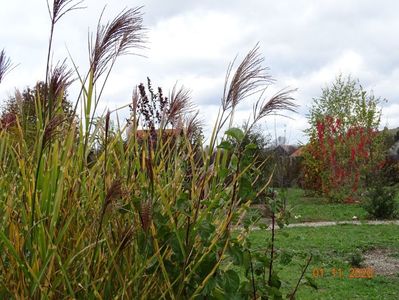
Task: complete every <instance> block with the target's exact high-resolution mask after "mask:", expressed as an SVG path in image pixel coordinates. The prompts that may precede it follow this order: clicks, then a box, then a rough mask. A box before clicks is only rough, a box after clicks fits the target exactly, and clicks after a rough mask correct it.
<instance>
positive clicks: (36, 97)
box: [0, 82, 75, 144]
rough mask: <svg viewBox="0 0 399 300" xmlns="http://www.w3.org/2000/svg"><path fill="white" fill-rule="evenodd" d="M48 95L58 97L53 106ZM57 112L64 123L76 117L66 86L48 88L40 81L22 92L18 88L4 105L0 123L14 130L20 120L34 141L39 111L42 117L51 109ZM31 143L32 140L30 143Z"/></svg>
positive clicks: (20, 123) (27, 136) (4, 127)
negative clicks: (50, 104)
mask: <svg viewBox="0 0 399 300" xmlns="http://www.w3.org/2000/svg"><path fill="white" fill-rule="evenodd" d="M48 97H53V98H54V99H58V101H53V105H52V106H53V107H51V108H50V107H49V102H48V101H46V99H48ZM50 110H51V111H52V112H53V115H54V113H57V115H58V117H59V119H60V120H62V123H65V124H66V123H67V121H69V123H70V122H72V120H73V119H74V118H75V114H74V110H73V107H72V103H71V102H70V101H69V100H68V94H67V92H66V91H65V88H64V87H63V88H62V89H58V90H57V89H56V87H53V89H51V88H48V89H47V88H46V86H45V83H44V82H38V83H37V84H36V86H35V87H33V88H30V87H27V88H25V89H24V90H23V91H22V92H20V91H19V90H16V91H15V93H14V95H13V96H11V97H9V98H8V99H7V100H6V101H5V104H4V105H3V107H2V111H1V117H0V124H1V127H2V129H7V130H13V128H14V127H15V126H16V122H17V120H18V122H19V125H20V126H21V128H22V130H23V132H24V137H25V139H29V140H31V141H32V142H33V140H34V136H35V134H36V131H37V129H38V128H37V124H38V117H39V116H38V113H40V114H41V117H43V118H46V117H48V113H49V111H50ZM28 144H30V142H29V143H28Z"/></svg>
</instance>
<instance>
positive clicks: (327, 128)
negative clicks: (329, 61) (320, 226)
mask: <svg viewBox="0 0 399 300" xmlns="http://www.w3.org/2000/svg"><path fill="white" fill-rule="evenodd" d="M378 102H379V99H378V98H375V97H374V96H373V95H368V94H367V93H366V92H365V91H364V90H363V89H362V87H361V86H360V85H359V84H358V83H357V81H354V80H352V79H350V78H348V79H347V80H346V81H345V80H343V79H342V77H338V78H337V80H336V82H335V83H334V84H333V85H332V87H331V88H326V89H324V90H323V95H322V96H321V97H320V98H318V99H315V103H314V105H313V107H312V109H311V113H310V116H309V122H310V124H311V128H310V129H309V130H308V131H307V132H308V134H309V138H310V141H309V144H308V145H306V146H305V148H304V151H303V156H304V161H303V185H304V187H305V188H306V189H311V190H315V191H318V192H320V193H321V194H323V195H325V196H327V197H328V198H330V199H331V200H332V201H341V202H342V201H344V202H353V201H358V200H359V193H360V192H361V191H362V190H363V189H364V188H365V187H367V186H369V185H370V183H371V181H372V180H373V174H374V173H376V172H378V171H379V169H381V168H382V166H383V164H384V160H385V150H384V144H383V139H384V137H383V133H380V132H379V131H378V124H379V120H380V111H379V110H378V108H377V104H378Z"/></svg>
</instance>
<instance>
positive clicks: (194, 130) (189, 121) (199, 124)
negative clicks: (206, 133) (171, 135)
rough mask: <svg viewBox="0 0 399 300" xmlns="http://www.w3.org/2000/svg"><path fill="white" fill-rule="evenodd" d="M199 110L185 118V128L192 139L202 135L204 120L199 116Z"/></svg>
mask: <svg viewBox="0 0 399 300" xmlns="http://www.w3.org/2000/svg"><path fill="white" fill-rule="evenodd" d="M198 115H199V112H196V113H195V114H192V115H190V116H188V117H186V118H185V122H184V123H185V125H184V127H185V130H186V133H187V136H188V137H189V139H190V140H196V139H197V138H199V137H200V136H201V135H202V128H203V127H204V121H203V120H201V119H200V118H199V117H198Z"/></svg>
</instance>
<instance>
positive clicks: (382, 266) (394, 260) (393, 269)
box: [363, 249, 399, 276]
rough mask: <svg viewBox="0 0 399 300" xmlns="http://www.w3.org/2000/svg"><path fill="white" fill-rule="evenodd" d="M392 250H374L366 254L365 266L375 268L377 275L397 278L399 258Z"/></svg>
mask: <svg viewBox="0 0 399 300" xmlns="http://www.w3.org/2000/svg"><path fill="white" fill-rule="evenodd" d="M395 254H396V255H397V254H398V253H395V252H394V251H392V250H388V249H373V250H369V251H367V252H366V253H365V254H364V262H363V264H364V265H365V266H367V267H370V268H373V270H374V273H375V275H383V276H395V275H397V274H399V258H398V257H394V256H393V255H395Z"/></svg>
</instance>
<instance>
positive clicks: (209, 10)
mask: <svg viewBox="0 0 399 300" xmlns="http://www.w3.org/2000/svg"><path fill="white" fill-rule="evenodd" d="M106 4H107V8H106V11H105V14H104V17H103V19H104V20H108V19H112V18H113V17H114V16H115V15H116V14H117V13H118V12H120V11H121V10H122V9H124V8H126V7H127V8H131V7H136V6H144V7H143V12H144V25H145V27H146V28H148V43H147V47H148V49H145V50H140V51H138V53H140V54H142V55H145V56H146V57H145V58H144V57H140V56H126V57H123V58H121V59H120V60H119V61H118V62H117V65H116V66H115V70H114V72H113V73H112V75H111V77H110V79H109V82H108V85H107V88H106V91H105V93H104V97H103V99H102V103H101V105H100V108H99V111H103V110H104V109H105V108H106V107H109V108H110V109H115V108H116V107H119V106H122V105H124V104H127V103H129V101H130V97H131V93H132V89H133V87H134V86H135V85H137V84H138V83H140V82H145V80H146V77H147V76H149V77H150V78H151V79H152V81H153V84H154V85H155V86H162V87H163V88H164V90H165V91H168V90H171V88H172V87H173V85H174V84H175V83H176V82H177V83H178V84H179V85H184V86H185V87H187V88H190V89H191V90H192V97H193V101H194V103H195V104H196V105H197V106H198V108H199V110H200V115H201V117H202V119H203V120H204V122H205V125H206V128H205V132H206V133H208V132H209V131H210V129H211V126H212V122H213V121H214V119H215V117H216V113H217V108H218V106H219V103H220V98H221V94H222V90H223V82H224V76H225V72H226V68H227V66H228V63H229V62H230V61H231V60H232V59H234V57H235V56H236V55H237V54H238V58H242V57H243V56H244V55H245V54H246V53H247V52H248V51H249V50H250V49H251V48H252V47H253V46H254V45H255V44H256V43H257V42H260V51H261V54H262V55H263V56H264V57H265V66H268V67H269V68H270V74H271V75H272V76H273V77H274V78H275V79H276V84H275V85H274V87H273V88H271V89H270V92H271V93H272V92H273V91H275V90H277V89H280V88H283V87H286V86H289V87H291V88H298V91H297V92H296V93H295V94H294V97H295V98H296V102H297V104H299V105H300V109H299V113H298V114H296V115H293V114H290V116H291V119H288V118H281V117H269V118H268V119H266V120H265V122H263V128H264V129H265V130H268V131H269V132H270V133H272V135H273V136H274V135H275V132H276V134H277V135H280V136H286V138H287V140H288V142H289V143H298V142H306V137H305V136H304V134H303V132H302V131H303V130H304V129H305V128H306V127H307V121H306V113H307V111H308V108H309V106H310V104H311V102H312V98H314V97H317V96H318V95H320V93H321V88H322V87H324V86H326V84H328V83H331V82H332V81H333V80H334V78H335V77H336V76H337V75H338V74H339V73H343V74H351V75H352V76H353V77H356V78H359V80H360V82H361V84H362V85H363V86H364V87H365V88H366V89H367V90H373V91H374V94H375V95H376V96H380V97H382V98H386V99H387V100H388V102H387V103H384V104H383V107H382V109H383V118H382V126H388V127H390V128H391V127H397V126H399V117H398V116H399V55H398V49H399V39H398V36H399V18H398V10H399V4H398V2H397V1H395V0H392V1H389V0H380V1H375V0H373V1H371V0H356V1H355V0H353V1H351V0H324V1H317V0H314V1H310V0H309V1H306V0H292V1H291V0H290V1H288V0H284V1H269V0H246V1H232V0H228V1H227V0H226V1H224V0H219V1H214V0H213V1H211V0H209V1H208V0H204V1H187V0H186V1H184V0H169V1H143V0H142V1H131V0H118V1H116V0H85V2H84V5H85V6H86V9H84V10H79V11H75V12H72V13H71V14H68V15H66V17H64V18H63V19H61V21H60V23H58V24H57V27H56V31H55V47H54V54H53V61H54V62H57V61H58V60H62V59H63V58H65V57H67V56H68V52H67V49H69V51H70V53H71V55H72V57H73V59H74V60H75V62H76V63H77V65H79V68H80V70H81V71H82V72H83V71H84V70H86V69H87V64H88V63H87V62H88V55H87V35H88V32H89V30H91V31H93V30H94V29H95V28H96V24H97V21H98V16H99V14H100V13H101V11H102V9H103V7H104V6H105V5H106ZM48 33H49V16H48V12H47V6H46V1H45V0H13V1H9V0H0V49H2V48H5V49H6V52H7V54H8V56H10V57H11V58H12V60H13V62H14V63H15V64H18V67H17V68H16V69H14V70H13V71H12V72H11V73H10V74H9V75H8V76H7V77H6V78H5V80H4V82H3V83H2V84H1V85H0V99H1V100H3V99H5V98H7V96H8V95H10V94H12V93H13V91H14V89H15V88H16V87H17V88H20V89H22V88H24V87H26V86H27V85H31V86H32V85H33V84H34V83H35V82H36V81H37V80H40V79H42V78H43V77H44V73H45V61H46V53H47V52H46V51H47V41H48ZM77 88H78V86H77V85H75V86H73V87H72V91H71V92H70V93H71V95H74V89H75V90H76V89H77ZM251 110H252V102H251V99H249V100H248V101H246V103H244V104H243V105H241V107H240V108H239V112H238V113H237V118H236V122H237V124H241V123H242V121H243V120H244V119H246V118H247V116H248V115H249V114H250V112H251ZM120 116H121V118H122V117H123V118H124V117H127V116H128V110H125V111H121V112H120Z"/></svg>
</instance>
